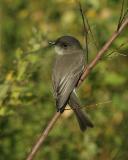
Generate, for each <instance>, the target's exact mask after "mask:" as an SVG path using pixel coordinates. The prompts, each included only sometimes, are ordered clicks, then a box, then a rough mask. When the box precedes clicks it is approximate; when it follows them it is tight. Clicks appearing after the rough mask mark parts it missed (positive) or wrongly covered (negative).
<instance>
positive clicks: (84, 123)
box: [69, 92, 93, 131]
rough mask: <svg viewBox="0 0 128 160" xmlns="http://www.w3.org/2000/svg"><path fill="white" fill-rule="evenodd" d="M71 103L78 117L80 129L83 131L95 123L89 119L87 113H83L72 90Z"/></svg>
mask: <svg viewBox="0 0 128 160" xmlns="http://www.w3.org/2000/svg"><path fill="white" fill-rule="evenodd" d="M69 105H70V107H71V108H72V109H73V111H74V113H75V115H76V117H77V120H78V123H79V126H80V129H81V130H82V131H85V130H86V129H87V128H88V127H93V124H92V122H91V121H90V120H89V118H88V116H87V115H86V113H83V112H82V110H81V109H80V105H79V102H78V100H77V97H76V95H75V93H74V92H72V93H71V95H70V98H69Z"/></svg>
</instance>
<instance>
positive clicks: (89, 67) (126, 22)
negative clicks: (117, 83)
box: [78, 18, 128, 86]
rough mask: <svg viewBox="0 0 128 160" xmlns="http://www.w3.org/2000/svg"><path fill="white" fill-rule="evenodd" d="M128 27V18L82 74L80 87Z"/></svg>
mask: <svg viewBox="0 0 128 160" xmlns="http://www.w3.org/2000/svg"><path fill="white" fill-rule="evenodd" d="M126 26H127V27H128V18H126V19H125V21H124V22H123V23H122V25H121V26H120V28H119V29H118V31H115V32H114V33H113V35H112V36H111V37H110V38H109V40H108V41H107V42H106V43H105V44H104V46H103V47H102V48H101V50H100V51H99V52H98V53H97V55H96V57H95V58H94V60H93V61H92V62H91V63H90V64H89V65H88V66H86V68H85V70H84V73H83V74H82V76H81V78H80V80H79V82H78V86H79V85H80V84H81V83H82V81H84V80H85V78H86V77H87V76H88V74H89V73H90V71H91V70H92V69H93V68H94V66H95V65H96V64H97V63H98V61H99V60H100V59H101V57H102V55H103V54H104V53H105V52H106V51H107V50H108V48H109V47H110V46H111V44H112V42H113V41H114V40H115V39H116V38H117V37H118V36H119V34H120V33H121V32H122V31H123V29H124V28H125V27H126Z"/></svg>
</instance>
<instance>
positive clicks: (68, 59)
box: [49, 35, 93, 131]
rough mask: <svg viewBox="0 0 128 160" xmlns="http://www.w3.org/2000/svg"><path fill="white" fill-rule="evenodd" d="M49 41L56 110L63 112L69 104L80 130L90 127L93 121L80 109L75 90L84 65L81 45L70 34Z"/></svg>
mask: <svg viewBox="0 0 128 160" xmlns="http://www.w3.org/2000/svg"><path fill="white" fill-rule="evenodd" d="M49 43H50V44H51V45H52V46H54V49H55V53H56V58H55V61H54V64H53V69H52V85H53V94H54V97H55V100H56V108H57V112H60V113H63V112H64V110H65V107H66V105H69V106H70V107H71V109H72V110H73V111H74V113H75V115H76V118H77V120H78V123H79V126H80V129H81V131H85V130H86V129H87V128H92V127H93V123H92V122H91V120H90V119H89V117H88V115H87V113H84V112H83V111H82V110H81V109H80V103H79V100H78V98H77V94H76V91H75V89H76V87H77V84H78V81H79V79H80V77H81V75H82V73H83V70H84V68H85V66H86V61H85V55H84V50H83V48H82V45H81V44H80V42H79V40H77V39H76V38H75V37H73V36H70V35H66V36H61V37H59V38H57V39H56V40H55V41H52V42H49Z"/></svg>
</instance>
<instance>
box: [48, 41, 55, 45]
mask: <svg viewBox="0 0 128 160" xmlns="http://www.w3.org/2000/svg"><path fill="white" fill-rule="evenodd" d="M48 43H49V45H50V46H54V45H55V44H56V42H55V41H49V42H48Z"/></svg>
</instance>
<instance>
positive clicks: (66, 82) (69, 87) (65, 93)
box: [53, 56, 84, 111]
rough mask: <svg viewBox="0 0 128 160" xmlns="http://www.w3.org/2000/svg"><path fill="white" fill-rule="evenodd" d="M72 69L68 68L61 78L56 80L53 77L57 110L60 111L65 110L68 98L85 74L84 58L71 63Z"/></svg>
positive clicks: (78, 58) (79, 57)
mask: <svg viewBox="0 0 128 160" xmlns="http://www.w3.org/2000/svg"><path fill="white" fill-rule="evenodd" d="M58 67H59V66H58ZM65 67H66V66H65ZM70 67H71V70H70ZM70 67H69V66H67V69H66V72H65V73H64V74H62V75H61V77H60V78H58V77H57V79H56V77H53V84H54V85H53V88H54V93H55V97H56V104H57V109H58V110H60V111H61V110H62V111H63V110H64V108H65V106H66V104H67V101H68V98H69V96H70V94H71V92H72V91H73V90H74V88H75V86H76V84H77V83H78V80H79V78H80V76H81V74H82V72H83V67H84V62H83V57H81V56H78V57H77V58H76V59H74V62H71V66H70Z"/></svg>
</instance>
